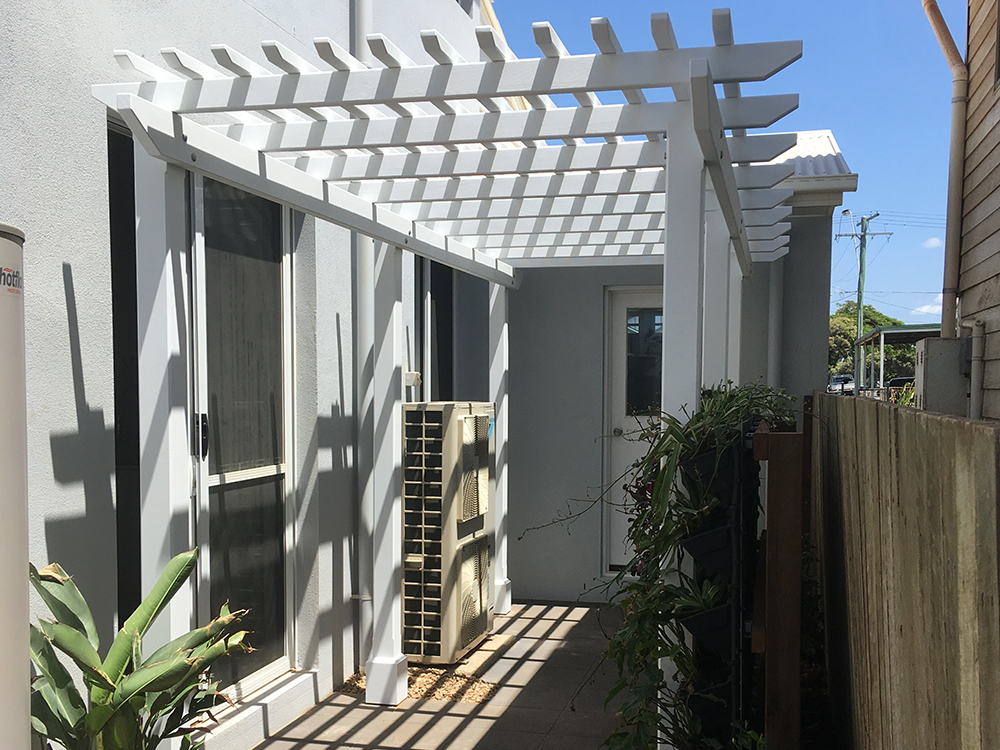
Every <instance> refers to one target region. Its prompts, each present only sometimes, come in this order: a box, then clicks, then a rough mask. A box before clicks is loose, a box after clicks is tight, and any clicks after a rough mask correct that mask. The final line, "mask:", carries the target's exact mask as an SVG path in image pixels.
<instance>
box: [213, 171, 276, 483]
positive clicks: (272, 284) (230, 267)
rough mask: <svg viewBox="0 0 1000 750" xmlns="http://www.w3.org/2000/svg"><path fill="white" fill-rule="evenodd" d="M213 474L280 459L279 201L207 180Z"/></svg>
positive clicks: (272, 462) (263, 464)
mask: <svg viewBox="0 0 1000 750" xmlns="http://www.w3.org/2000/svg"><path fill="white" fill-rule="evenodd" d="M205 290H206V297H207V305H206V306H207V310H206V325H207V342H206V344H207V351H208V415H209V423H210V427H209V429H210V435H211V445H210V450H209V459H208V470H209V473H211V474H218V473H220V472H224V471H236V470H239V469H252V468H256V467H259V466H267V465H270V464H276V463H280V462H281V461H282V440H281V425H282V396H281V393H282V392H281V387H282V386H281V372H282V368H281V362H282V352H281V209H280V207H279V206H278V205H277V204H275V203H271V202H270V201H267V200H264V199H263V198H257V197H255V196H252V195H249V194H247V193H244V192H243V191H241V190H237V189H236V188H232V187H229V186H228V185H223V184H221V183H219V182H214V181H212V180H208V179H206V180H205Z"/></svg>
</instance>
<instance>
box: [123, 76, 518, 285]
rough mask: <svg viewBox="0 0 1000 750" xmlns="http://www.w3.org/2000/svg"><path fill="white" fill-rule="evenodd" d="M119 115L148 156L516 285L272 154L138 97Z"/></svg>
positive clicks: (495, 265) (436, 237)
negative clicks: (240, 142)
mask: <svg viewBox="0 0 1000 750" xmlns="http://www.w3.org/2000/svg"><path fill="white" fill-rule="evenodd" d="M123 97H125V100H123V101H122V102H120V104H119V108H118V111H119V112H120V113H121V115H122V117H123V118H125V120H126V122H128V123H129V126H130V128H131V129H132V132H133V133H135V135H136V140H137V141H138V142H139V143H140V144H142V146H143V147H144V148H145V149H146V151H147V152H148V153H150V154H151V155H153V156H157V157H159V158H162V159H164V160H166V161H168V162H170V163H173V164H177V165H179V166H182V167H184V168H186V169H194V170H196V171H198V172H201V173H203V174H206V175H209V176H211V177H214V178H216V179H218V180H221V181H223V182H226V183H228V184H231V185H236V186H238V187H240V188H242V189H243V190H247V191H248V192H251V193H255V194H257V195H261V196H264V197H266V198H270V199H271V200H274V201H277V202H280V203H286V204H289V205H292V206H295V207H296V208H297V209H298V210H301V211H303V212H305V213H308V214H311V215H313V216H316V217H318V218H321V219H325V220H327V221H330V222H333V223H334V224H339V225H340V226H344V227H348V228H350V229H354V230H355V231H358V232H361V233H362V234H365V235H366V236H369V237H372V238H373V239H377V240H380V241H383V242H387V241H388V242H389V244H394V245H399V246H401V247H406V248H407V249H408V250H410V251H412V252H415V253H417V254H419V255H423V256H424V257H428V258H431V259H432V260H436V261H438V262H439V263H444V264H446V265H450V266H452V267H454V268H459V269H460V270H463V271H466V272H467V273H471V274H473V275H474V276H479V277H480V278H484V279H487V280H488V281H495V282H498V283H502V284H507V285H514V284H515V280H514V276H513V269H510V268H509V267H506V266H504V265H503V264H502V263H500V262H498V261H497V260H496V259H495V258H491V257H490V256H489V255H486V254H484V253H482V252H477V251H476V250H474V249H472V248H468V247H463V246H462V245H461V244H460V243H458V242H456V241H453V240H448V239H447V238H445V237H444V236H443V235H440V234H438V233H437V232H433V231H432V230H430V229H427V228H426V227H420V226H419V225H416V224H414V223H413V222H412V221H410V220H408V219H404V218H403V217H401V216H399V215H398V214H395V213H393V212H391V211H389V210H387V209H383V208H381V207H377V206H374V205H372V204H371V203H369V202H368V201H365V200H364V199H361V198H358V197H357V196H355V195H351V194H350V193H348V192H347V191H345V190H341V189H339V188H336V187H335V186H332V185H324V183H323V182H322V180H319V179H317V178H315V177H312V176H311V175H307V174H305V173H304V172H302V171H301V170H297V169H295V168H294V167H292V166H289V165H288V164H285V163H283V162H280V161H278V160H276V159H273V158H271V157H269V156H267V155H266V154H261V153H260V152H258V151H256V150H254V149H251V148H249V147H247V146H244V145H242V144H239V143H236V142H235V141H233V140H231V139H229V138H226V137H225V136H223V135H220V134H218V133H215V132H213V131H212V130H210V129H208V128H206V127H205V126H203V125H198V124H197V123H193V122H191V121H189V120H186V119H183V118H176V119H175V117H174V116H173V115H171V114H170V113H169V112H165V111H164V110H161V109H159V108H158V107H156V106H154V105H152V104H150V103H149V102H147V101H145V100H143V99H140V98H139V97H136V96H132V95H128V94H125V95H123Z"/></svg>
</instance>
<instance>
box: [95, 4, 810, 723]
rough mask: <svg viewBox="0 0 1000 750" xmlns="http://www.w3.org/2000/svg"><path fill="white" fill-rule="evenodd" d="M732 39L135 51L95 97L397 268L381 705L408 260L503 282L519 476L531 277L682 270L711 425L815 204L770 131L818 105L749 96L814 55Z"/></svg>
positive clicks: (402, 675) (682, 390)
mask: <svg viewBox="0 0 1000 750" xmlns="http://www.w3.org/2000/svg"><path fill="white" fill-rule="evenodd" d="M712 25H713V31H714V37H715V45H714V46H709V47H697V48H682V47H680V46H679V45H678V43H677V39H676V37H675V34H674V30H673V27H672V25H671V22H670V18H669V16H668V15H667V14H666V13H657V14H653V15H652V17H651V32H652V42H653V45H652V49H648V50H643V51H636V52H626V51H624V50H623V49H622V47H621V45H620V44H619V42H618V39H617V37H616V35H615V33H614V30H613V29H612V27H611V25H610V23H609V22H608V20H607V19H604V18H595V19H593V20H592V21H591V28H592V32H593V38H594V42H595V45H596V47H597V52H596V53H594V54H585V55H574V54H570V53H569V52H568V51H567V50H566V48H565V46H564V45H563V44H562V42H561V41H560V39H559V37H558V36H557V35H556V33H555V31H554V30H553V29H552V27H551V26H550V25H549V24H547V23H537V24H535V25H534V37H535V41H536V43H537V44H538V47H539V50H540V52H541V56H540V57H538V58H532V59H523V60H522V59H518V58H516V57H515V56H514V55H513V54H512V53H511V51H510V50H509V48H508V47H507V45H506V44H505V42H504V41H503V38H502V36H501V35H500V34H499V33H498V32H497V31H496V30H494V29H493V28H492V27H488V26H486V27H480V28H478V29H477V30H476V36H477V40H478V44H479V49H480V52H481V55H480V56H481V59H479V60H465V59H463V58H462V57H461V56H460V55H459V53H458V52H457V51H456V50H455V49H454V48H453V47H452V46H451V45H450V44H449V43H448V42H447V41H446V40H445V39H444V38H443V37H442V36H441V35H440V34H438V33H437V32H435V31H424V32H421V41H422V43H423V48H424V50H425V51H426V52H427V55H428V57H429V59H431V60H433V61H434V62H433V63H432V64H424V63H416V62H414V61H412V60H411V59H409V58H408V57H407V56H406V55H405V54H404V53H403V52H401V51H400V50H399V49H398V48H397V47H396V46H395V45H393V44H392V42H390V41H389V40H388V39H386V38H385V37H383V36H382V35H379V34H374V35H370V36H368V38H367V41H368V45H369V48H370V51H371V56H372V58H373V59H374V60H377V61H378V63H379V64H378V65H375V66H372V67H369V66H368V65H367V64H366V63H364V62H362V61H361V60H359V59H357V58H356V57H354V56H352V55H350V54H349V53H347V52H346V51H345V50H343V49H342V48H341V47H339V46H338V45H337V44H336V43H335V42H333V41H331V40H330V39H325V38H324V39H317V40H315V55H309V58H308V59H307V58H306V57H305V56H304V55H302V54H299V53H297V52H295V51H293V50H291V49H288V48H287V47H285V46H283V45H281V44H279V43H277V42H264V43H263V44H262V48H263V58H264V60H262V61H255V60H252V59H250V58H249V57H247V56H245V55H243V54H241V53H240V52H238V51H236V50H235V49H232V48H230V47H228V46H225V45H218V46H214V47H212V49H211V56H212V60H211V62H210V63H206V62H204V61H202V60H200V59H198V58H196V57H194V56H192V55H189V54H187V53H185V52H182V51H181V50H178V49H174V48H166V49H164V50H162V57H163V62H164V64H163V65H162V66H161V65H156V64H154V63H152V62H150V61H149V60H147V59H145V58H142V57H140V56H138V55H136V54H133V53H131V52H128V51H119V52H116V53H115V56H116V58H117V59H118V61H119V62H120V63H121V65H122V66H123V68H125V69H126V70H127V71H130V72H131V73H132V74H133V75H134V76H135V78H136V80H135V82H133V83H125V84H107V85H98V86H95V87H94V95H95V96H96V97H97V98H98V99H99V100H101V101H102V102H104V103H105V104H106V105H107V106H108V107H109V108H111V109H112V110H115V111H116V112H117V113H118V114H119V115H120V116H121V117H122V118H123V119H124V121H125V122H126V123H127V124H128V126H129V128H130V129H131V130H132V133H133V134H134V136H135V138H136V139H137V141H138V142H139V143H141V145H142V146H143V147H144V148H145V150H146V151H147V152H148V153H149V154H150V155H152V156H154V157H156V158H158V159H162V160H163V161H166V162H168V163H170V164H174V165H177V166H179V167H182V168H184V169H187V170H192V171H196V172H200V173H202V174H204V175H207V176H210V177H212V178H213V179H216V180H220V181H222V182H226V183H229V184H231V185H235V186H237V187H239V188H241V189H243V190H246V191H248V192H251V193H255V194H257V195H260V196H264V197H266V198H269V199H271V200H274V201H277V202H280V203H283V204H286V205H289V206H291V207H293V208H295V209H296V210H299V211H302V212H304V213H307V214H310V215H312V216H315V217H317V218H319V219H323V220H325V221H329V222H332V223H334V224H338V225H340V226H343V227H346V228H348V229H351V230H354V231H356V232H358V233H359V234H361V235H364V236H366V237H370V238H372V239H374V240H375V241H376V247H377V250H376V251H375V253H374V256H375V257H374V258H373V259H371V260H370V261H369V266H368V267H365V266H364V265H362V266H361V267H360V268H359V285H358V288H359V301H358V307H359V312H358V318H359V319H358V321H356V324H357V326H358V335H359V336H360V337H361V338H362V341H361V342H360V343H359V351H362V352H363V351H369V350H370V351H372V352H373V357H374V368H373V373H374V374H373V376H372V382H371V383H361V384H359V385H358V387H359V388H361V389H362V390H365V389H367V392H368V394H369V395H368V397H366V399H365V403H369V402H370V407H371V409H372V417H373V419H371V420H370V421H369V423H370V424H373V425H375V427H374V428H373V430H374V434H372V435H370V436H367V437H366V436H359V443H360V444H361V445H362V447H363V446H364V445H365V444H366V443H367V444H368V445H370V447H371V453H372V459H371V461H372V470H371V476H370V477H366V476H361V477H359V482H360V483H361V484H362V485H363V486H364V488H365V492H366V493H367V494H366V495H365V496H366V497H371V498H373V501H372V502H373V503H374V508H373V509H372V510H370V511H369V512H370V514H371V518H372V519H373V520H372V539H373V545H372V546H373V551H372V558H373V560H372V565H373V570H372V571H371V577H372V580H371V589H370V593H371V596H372V599H373V612H372V618H373V624H372V641H371V657H370V659H369V660H368V663H367V674H368V683H367V684H368V688H367V691H368V699H369V700H370V701H372V702H377V703H389V704H395V703H398V702H399V701H400V700H402V698H404V697H405V695H406V669H405V668H406V659H405V657H404V656H403V654H402V649H401V646H402V643H401V626H400V623H401V585H400V569H401V559H400V558H401V551H402V544H401V540H400V535H401V507H400V498H399V495H400V489H401V488H400V486H399V481H398V477H399V473H398V472H399V466H400V440H399V419H400V417H399V413H400V409H399V403H400V401H401V398H402V392H403V389H402V361H403V360H402V341H403V338H402V318H401V307H402V306H401V304H400V302H401V299H402V288H401V263H402V261H401V258H402V252H403V251H410V252H413V253H416V254H417V255H420V256H423V257H425V258H430V259H432V260H434V261H437V262H439V263H443V264H446V265H448V266H451V267H453V268H456V269H459V270H461V271H463V272H465V273H469V274H472V275H474V276H478V277H481V278H483V279H486V280H487V281H489V282H491V283H492V286H491V295H490V296H491V313H490V314H491V319H490V346H491V348H490V351H491V362H490V381H491V389H492V397H493V398H494V400H495V402H496V405H497V421H496V431H497V432H496V435H497V446H498V449H497V452H498V454H502V455H505V451H504V450H503V447H504V445H505V441H506V435H507V413H508V411H507V397H506V373H507V362H508V356H507V346H508V345H507V290H508V289H509V288H516V286H517V285H518V270H517V269H518V268H527V267H537V266H574V265H587V264H589V265H605V266H606V265H624V264H642V265H659V266H662V269H663V271H662V273H663V288H664V320H665V323H666V324H665V325H664V342H663V350H664V352H669V353H670V356H665V357H664V370H663V394H664V396H663V398H664V402H663V408H664V410H665V411H668V412H673V413H676V412H677V411H678V410H679V408H680V407H681V406H682V405H685V404H693V403H695V402H696V399H697V397H698V393H699V389H700V386H701V383H702V382H714V381H717V380H719V379H722V378H725V377H727V376H729V377H732V376H733V373H734V372H735V369H734V367H735V362H736V360H737V359H738V348H739V345H738V340H739V300H740V297H739V294H740V292H739V289H740V279H741V277H744V276H749V275H750V273H751V271H752V267H753V263H754V262H766V261H770V260H774V259H777V258H780V257H782V256H783V255H785V254H786V253H787V252H788V251H789V248H788V235H787V232H788V229H789V227H790V224H789V222H787V221H785V219H787V218H788V216H789V214H790V213H791V208H790V207H788V206H785V205H782V204H783V203H784V202H785V201H786V200H787V199H788V198H789V197H790V196H791V193H792V191H791V190H790V189H787V188H780V187H776V186H777V185H778V184H779V183H781V182H782V180H784V179H785V178H787V177H789V176H790V175H792V174H793V173H794V165H792V164H788V165H786V164H768V162H770V161H772V160H774V159H775V158H776V157H778V156H779V155H780V154H782V153H784V152H785V151H787V150H788V149H789V148H791V147H793V146H794V145H795V142H796V136H795V135H794V134H781V133H778V134H751V133H750V132H749V131H752V130H759V129H762V128H767V127H769V126H771V125H773V124H774V123H775V122H777V121H778V120H780V119H781V118H782V117H783V116H784V115H786V114H788V113H789V112H791V111H792V110H794V109H795V108H796V107H797V105H798V96H797V95H794V94H791V95H770V96H743V95H742V91H741V85H742V84H748V83H753V82H757V81H762V80H765V79H768V78H770V77H771V76H773V75H774V74H775V73H777V72H778V71H780V70H782V69H783V68H785V67H786V66H788V65H789V64H791V63H792V62H794V61H795V60H797V59H798V58H799V57H800V56H801V54H802V43H801V42H797V41H795V42H775V43H766V44H735V43H734V40H733V32H732V24H731V20H730V15H729V11H728V10H719V11H714V12H713V14H712ZM720 88H721V97H720V96H719V93H720ZM667 90H669V91H667ZM561 95H570V96H571V97H572V98H573V99H575V104H574V105H573V106H563V105H557V104H556V103H555V102H554V101H553V99H552V97H554V96H561ZM599 96H603V97H605V98H606V99H607V100H608V101H611V100H612V99H614V100H615V101H623V102H624V103H603V102H602V100H601V99H600V98H599ZM563 98H565V97H563ZM362 297H364V298H363V299H362ZM366 332H367V333H366ZM365 338H367V339H368V340H367V341H366V340H365ZM734 379H735V378H734ZM358 416H359V420H358V421H359V424H364V423H366V420H365V415H364V414H359V415H358ZM360 473H361V474H362V475H363V474H365V473H366V470H365V469H363V468H362V469H361V470H360ZM497 479H498V481H497V499H496V506H497V519H498V529H497V550H496V560H497V565H496V571H497V573H496V606H497V611H498V612H502V611H506V608H508V607H509V602H510V589H509V581H508V580H507V572H506V571H507V567H506V525H505V520H504V519H505V516H506V502H507V500H506V466H505V465H502V464H501V465H499V466H498V467H497Z"/></svg>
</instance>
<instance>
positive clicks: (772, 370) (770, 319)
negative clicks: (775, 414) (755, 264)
mask: <svg viewBox="0 0 1000 750" xmlns="http://www.w3.org/2000/svg"><path fill="white" fill-rule="evenodd" d="M768 266H769V271H770V273H769V274H768V302H767V384H768V385H769V386H771V387H772V388H780V387H781V348H782V343H783V342H782V339H783V338H784V336H783V330H784V313H783V307H784V304H785V259H784V258H778V260H776V261H773V262H772V263H769V264H768Z"/></svg>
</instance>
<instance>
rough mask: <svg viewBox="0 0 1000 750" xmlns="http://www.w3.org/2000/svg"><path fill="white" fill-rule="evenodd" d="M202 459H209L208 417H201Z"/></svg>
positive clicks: (204, 415)
mask: <svg viewBox="0 0 1000 750" xmlns="http://www.w3.org/2000/svg"><path fill="white" fill-rule="evenodd" d="M200 432H201V457H202V459H205V458H207V457H208V415H207V414H202V415H201V430H200Z"/></svg>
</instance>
